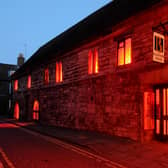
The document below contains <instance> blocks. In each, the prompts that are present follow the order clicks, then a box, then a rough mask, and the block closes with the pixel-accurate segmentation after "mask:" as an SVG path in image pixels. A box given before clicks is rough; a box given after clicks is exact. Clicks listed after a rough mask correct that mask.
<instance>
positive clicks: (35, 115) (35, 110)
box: [33, 100, 39, 120]
mask: <svg viewBox="0 0 168 168" xmlns="http://www.w3.org/2000/svg"><path fill="white" fill-rule="evenodd" d="M33 120H39V102H38V101H37V100H35V101H34V104H33Z"/></svg>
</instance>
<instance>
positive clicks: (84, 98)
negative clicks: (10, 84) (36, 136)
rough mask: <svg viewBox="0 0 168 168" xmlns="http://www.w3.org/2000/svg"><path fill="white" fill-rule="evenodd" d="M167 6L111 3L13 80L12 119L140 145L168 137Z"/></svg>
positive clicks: (157, 0) (162, 2)
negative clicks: (130, 141)
mask: <svg viewBox="0 0 168 168" xmlns="http://www.w3.org/2000/svg"><path fill="white" fill-rule="evenodd" d="M167 35H168V0H137V1H135V0H114V1H112V2H111V3H109V4H107V5H106V6H104V7H103V8H101V9H100V10H98V11H96V12H95V13H93V14H91V15H90V16H88V17H87V18H85V19H84V20H82V21H80V22H79V23H77V24H76V25H74V26H73V27H71V28H70V29H68V30H67V31H65V32H63V33H62V34H60V35H59V36H57V37H55V38H54V39H53V40H51V41H49V42H48V43H46V44H45V45H44V46H42V47H41V48H39V49H38V50H37V52H35V53H34V54H33V55H32V57H31V58H30V59H29V60H28V61H27V62H26V63H25V64H24V65H23V66H22V67H21V68H20V69H18V71H17V72H16V73H15V74H14V75H13V76H12V78H13V81H14V90H15V91H14V102H13V107H14V117H15V118H17V119H27V120H38V122H40V123H42V124H47V125H54V126H60V127H69V128H73V129H80V130H91V131H99V132H103V133H107V134H111V135H116V136H122V137H128V138H131V139H134V140H138V141H146V140H150V139H153V138H158V139H160V138H161V139H166V138H167V137H168V75H167V72H168V41H167V40H168V37H167Z"/></svg>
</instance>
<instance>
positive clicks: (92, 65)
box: [88, 49, 99, 74]
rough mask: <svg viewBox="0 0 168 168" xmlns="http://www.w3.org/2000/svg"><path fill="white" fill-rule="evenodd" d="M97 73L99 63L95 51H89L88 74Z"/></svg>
mask: <svg viewBox="0 0 168 168" xmlns="http://www.w3.org/2000/svg"><path fill="white" fill-rule="evenodd" d="M98 72H99V61H98V51H97V49H94V50H90V51H89V54H88V74H93V73H98Z"/></svg>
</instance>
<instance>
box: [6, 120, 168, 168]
mask: <svg viewBox="0 0 168 168" xmlns="http://www.w3.org/2000/svg"><path fill="white" fill-rule="evenodd" d="M6 121H8V122H12V123H14V124H16V125H18V126H21V127H24V128H27V129H31V130H33V131H37V132H39V133H41V134H45V135H48V136H52V137H55V138H57V139H60V140H62V141H64V142H67V143H70V144H72V145H75V146H78V147H80V148H83V149H85V150H87V151H89V152H92V153H94V154H98V155H100V156H103V157H105V158H107V159H109V160H112V161H114V162H117V163H120V164H122V165H124V166H126V167H129V168H145V167H151V168H160V167H161V168H166V167H168V143H163V142H157V141H153V142H150V143H147V144H141V143H139V142H135V141H132V140H129V139H125V138H119V137H113V136H108V135H103V134H100V133H95V132H89V131H77V130H72V129H67V128H58V127H52V126H43V125H40V124H37V123H33V122H29V123H28V122H18V121H15V120H13V119H8V120H6Z"/></svg>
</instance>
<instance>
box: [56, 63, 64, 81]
mask: <svg viewBox="0 0 168 168" xmlns="http://www.w3.org/2000/svg"><path fill="white" fill-rule="evenodd" d="M61 82H63V68H62V61H56V63H55V83H61Z"/></svg>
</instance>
